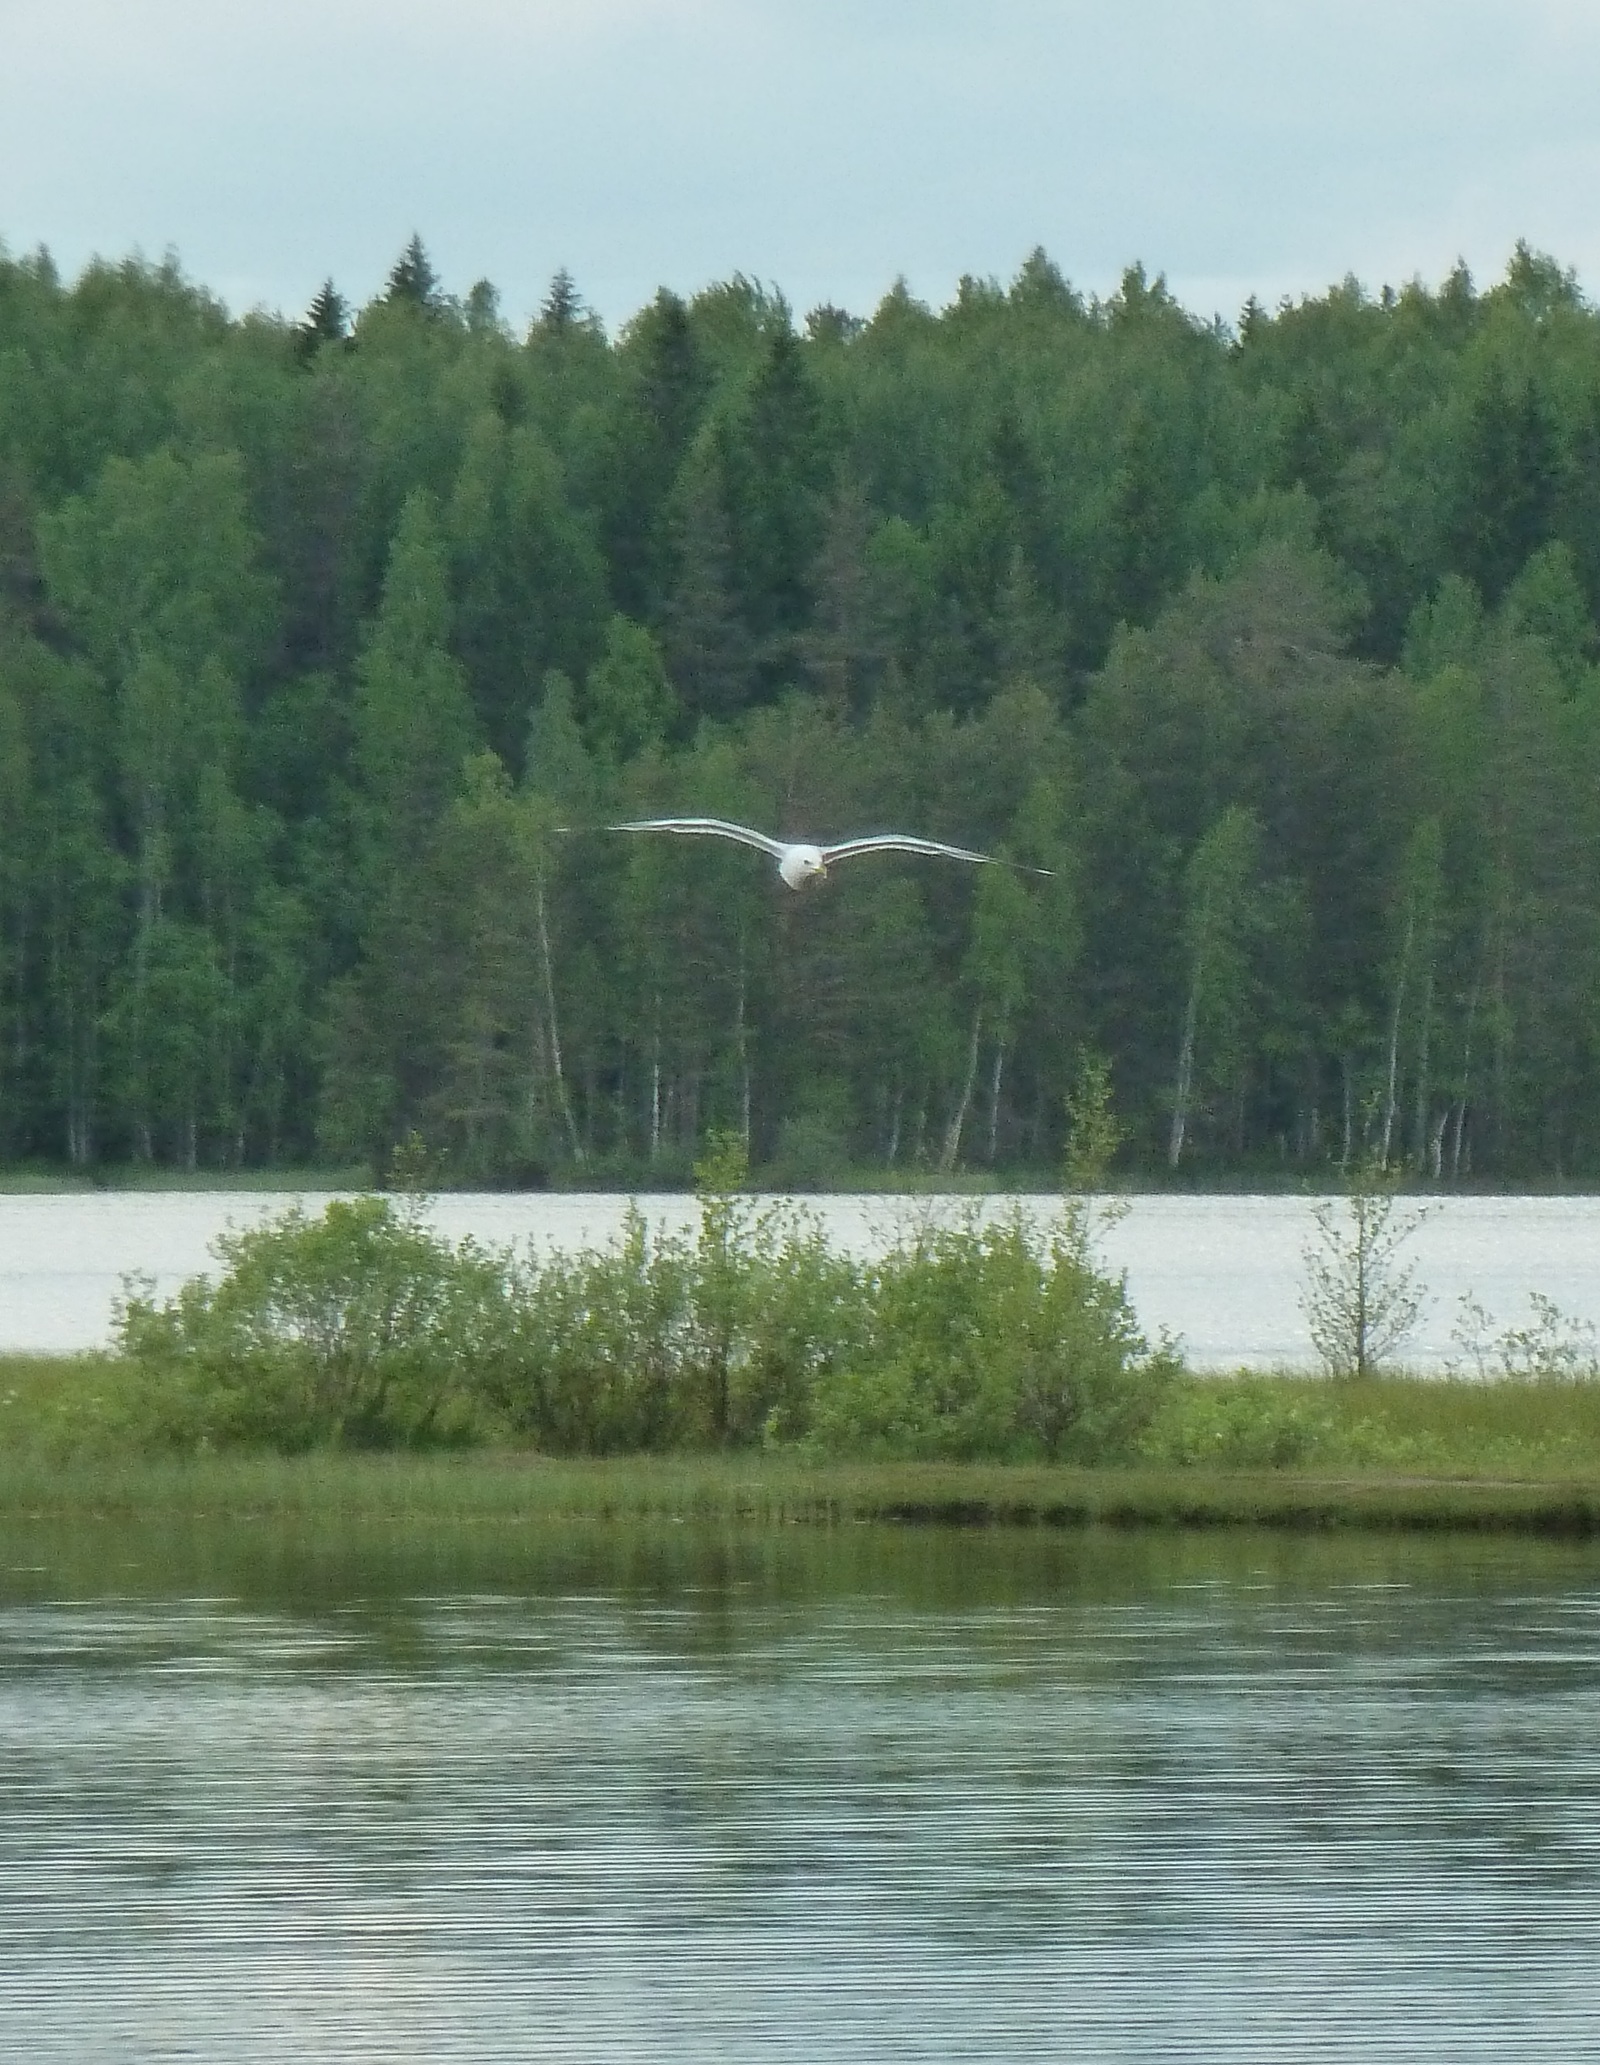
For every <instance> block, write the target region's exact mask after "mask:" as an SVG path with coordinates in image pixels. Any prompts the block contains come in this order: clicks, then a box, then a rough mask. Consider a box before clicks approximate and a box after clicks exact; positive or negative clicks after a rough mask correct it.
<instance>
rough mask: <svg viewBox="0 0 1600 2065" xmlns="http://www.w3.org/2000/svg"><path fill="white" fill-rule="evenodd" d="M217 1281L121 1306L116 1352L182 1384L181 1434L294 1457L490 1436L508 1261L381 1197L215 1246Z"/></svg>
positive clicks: (506, 1343) (338, 1202)
mask: <svg viewBox="0 0 1600 2065" xmlns="http://www.w3.org/2000/svg"><path fill="white" fill-rule="evenodd" d="M216 1253H217V1257H218V1260H219V1261H220V1262H222V1263H223V1264H224V1265H225V1267H224V1272H223V1274H222V1275H221V1277H220V1278H219V1279H218V1280H216V1281H215V1282H213V1281H212V1280H211V1279H210V1278H208V1277H197V1278H195V1279H193V1280H192V1281H190V1282H189V1283H187V1284H185V1285H184V1287H183V1289H182V1290H181V1291H180V1292H179V1293H178V1295H177V1297H176V1298H174V1299H172V1300H170V1301H169V1302H167V1303H166V1304H163V1305H157V1304H156V1303H155V1302H154V1301H153V1299H152V1298H151V1297H150V1296H149V1295H148V1293H147V1292H144V1291H142V1290H140V1289H138V1288H135V1289H133V1290H132V1291H131V1292H130V1294H129V1295H128V1296H127V1297H126V1298H125V1299H124V1301H123V1303H122V1306H121V1308H120V1312H119V1316H118V1323H117V1337H118V1343H119V1346H120V1348H121V1350H122V1353H123V1354H124V1355H125V1356H127V1357H128V1358H129V1359H130V1360H131V1361H133V1362H134V1363H136V1364H138V1365H140V1366H141V1367H143V1368H145V1369H147V1370H149V1371H151V1372H154V1373H155V1374H156V1375H157V1376H158V1378H162V1379H165V1380H166V1381H167V1383H168V1385H169V1387H170V1386H173V1385H178V1386H181V1388H182V1391H183V1395H184V1397H185V1400H186V1405H187V1413H188V1420H189V1424H188V1425H187V1426H182V1425H181V1420H180V1424H179V1425H178V1426H175V1427H174V1429H173V1433H174V1437H175V1438H177V1437H179V1436H181V1435H186V1436H187V1437H188V1439H189V1440H190V1441H201V1442H205V1443H225V1442H229V1441H239V1442H245V1443H259V1444H263V1445H266V1446H270V1447H277V1448H284V1449H296V1448H302V1447H310V1446H313V1445H324V1444H331V1445H334V1446H339V1445H341V1444H347V1445H351V1446H357V1447H362V1446H368V1447H370V1446H384V1447H386V1446H392V1445H395V1444H401V1445H405V1444H413V1445H416V1444H421V1445H430V1444H435V1443H440V1442H449V1441H451V1440H460V1439H464V1438H468V1437H469V1436H471V1435H472V1434H474V1433H481V1431H482V1428H483V1424H484V1423H483V1420H482V1406H481V1390H482V1384H483V1377H484V1374H485V1373H486V1372H489V1371H493V1370H495V1369H496V1368H497V1367H499V1365H500V1364H501V1363H502V1362H503V1361H504V1359H505V1358H506V1356H507V1355H508V1353H510V1352H512V1351H513V1349H514V1345H515V1340H516V1332H515V1324H514V1321H515V1313H514V1309H513V1306H512V1304H511V1300H510V1298H509V1296H508V1292H509V1290H510V1281H509V1279H508V1275H507V1271H506V1268H505V1265H504V1262H503V1260H502V1259H501V1258H499V1257H496V1256H494V1255H491V1254H488V1253H486V1252H484V1251H482V1250H480V1249H479V1248H477V1247H475V1246H474V1245H473V1244H472V1243H471V1242H470V1241H466V1242H463V1243H462V1244H461V1245H460V1246H459V1247H457V1248H451V1247H450V1246H449V1245H448V1244H447V1243H445V1242H443V1241H441V1240H439V1239H438V1237H437V1236H435V1235H434V1234H432V1233H430V1232H429V1231H428V1230H427V1228H426V1227H425V1225H424V1224H423V1223H422V1221H421V1219H420V1218H419V1217H418V1216H417V1215H416V1214H415V1213H414V1212H411V1211H405V1210H397V1209H396V1208H395V1207H394V1206H393V1205H392V1204H391V1203H390V1202H389V1200H388V1199H386V1198H378V1197H358V1198H352V1199H337V1198H336V1199H334V1200H333V1201H332V1202H330V1203H329V1204H328V1205H327V1206H326V1207H325V1208H324V1210H323V1212H322V1214H321V1215H320V1217H317V1218H312V1217H311V1216H309V1215H308V1214H307V1213H306V1211H305V1210H304V1208H303V1207H301V1206H299V1205H296V1206H293V1207H291V1208H290V1209H289V1211H287V1212H286V1213H284V1214H283V1215H282V1216H281V1217H280V1218H278V1219H276V1220H273V1221H269V1222H267V1223H266V1224H264V1225H262V1226H258V1227H250V1228H246V1229H243V1230H238V1229H235V1230H232V1231H230V1232H227V1233H225V1234H223V1235H221V1236H220V1237H219V1239H218V1241H217V1244H216Z"/></svg>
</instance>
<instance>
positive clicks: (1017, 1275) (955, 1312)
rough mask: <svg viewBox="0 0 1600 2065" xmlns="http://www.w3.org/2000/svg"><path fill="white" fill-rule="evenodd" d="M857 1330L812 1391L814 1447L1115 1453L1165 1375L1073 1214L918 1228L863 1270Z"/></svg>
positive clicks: (1093, 1458) (1141, 1422)
mask: <svg viewBox="0 0 1600 2065" xmlns="http://www.w3.org/2000/svg"><path fill="white" fill-rule="evenodd" d="M867 1327H868V1332H867V1336H866V1338H865V1340H864V1341H863V1342H862V1343H861V1345H860V1347H859V1349H858V1351H857V1354H856V1355H855V1357H853V1358H852V1359H851V1360H850V1361H849V1362H846V1363H841V1364H838V1365H836V1366H835V1367H834V1368H833V1369H831V1370H830V1371H829V1372H827V1373H825V1374H824V1375H823V1376H822V1377H821V1379H820V1380H819V1382H818V1384H817V1386H816V1391H815V1395H814V1401H813V1412H812V1424H811V1429H810V1439H811V1442H812V1444H813V1445H814V1446H815V1447H817V1448H820V1449H822V1450H824V1451H826V1452H832V1453H858V1454H869V1455H913V1456H939V1457H949V1458H967V1457H977V1456H989V1457H1002V1456H1017V1457H1023V1456H1046V1457H1050V1458H1062V1459H1071V1460H1073V1461H1077V1462H1100V1461H1107V1460H1112V1459H1115V1458H1119V1457H1125V1456H1127V1455H1129V1454H1131V1453H1132V1451H1133V1449H1134V1447H1135V1445H1136V1443H1137V1440H1138V1437H1139V1435H1140V1434H1141V1433H1142V1432H1143V1430H1144V1428H1145V1427H1146V1426H1147V1425H1148V1423H1149V1421H1150V1419H1151V1418H1152V1416H1153V1414H1154V1413H1155V1411H1156V1408H1157V1406H1158V1404H1159V1402H1160V1399H1161V1396H1162V1393H1163V1392H1164V1390H1165V1388H1166V1386H1167V1384H1168V1383H1169V1382H1170V1380H1171V1378H1172V1376H1173V1375H1174V1374H1175V1373H1176V1370H1177V1367H1178V1364H1177V1358H1176V1356H1175V1354H1174V1353H1173V1351H1172V1349H1171V1347H1170V1346H1169V1345H1167V1344H1165V1343H1163V1345H1162V1347H1161V1348H1160V1349H1159V1350H1158V1351H1156V1352H1155V1353H1152V1352H1151V1351H1150V1349H1149V1346H1148V1343H1147V1342H1146V1341H1145V1339H1144V1336H1143V1335H1142V1334H1141V1333H1140V1332H1139V1329H1138V1326H1137V1323H1136V1322H1135V1319H1134V1316H1133V1311H1132V1308H1131V1307H1130V1305H1129V1304H1128V1298H1127V1290H1126V1286H1125V1284H1124V1283H1123V1282H1122V1281H1120V1280H1115V1279H1112V1278H1110V1277H1107V1276H1105V1275H1103V1274H1101V1273H1100V1272H1099V1271H1098V1270H1097V1269H1096V1268H1095V1267H1094V1264H1093V1261H1092V1258H1091V1255H1090V1251H1089V1240H1088V1234H1087V1222H1086V1217H1085V1214H1084V1212H1083V1209H1082V1208H1081V1207H1079V1206H1076V1205H1071V1206H1069V1207H1068V1208H1067V1210H1066V1212H1065V1213H1064V1215H1063V1217H1062V1218H1061V1220H1060V1221H1059V1222H1058V1223H1057V1225H1056V1226H1055V1227H1054V1228H1052V1229H1050V1230H1048V1231H1047V1232H1045V1233H1042V1234H1040V1233H1035V1232H1034V1231H1032V1230H1031V1229H1030V1228H1029V1227H1028V1225H1027V1224H1026V1222H1025V1221H1024V1220H1023V1219H1022V1217H1021V1215H1020V1214H1014V1215H1013V1216H1012V1217H1011V1218H1009V1219H1007V1220H1004V1221H1002V1222H1000V1223H998V1224H992V1225H984V1224H983V1223H981V1222H980V1221H979V1220H978V1219H977V1218H975V1217H972V1216H969V1217H967V1218H966V1219H964V1220H963V1221H961V1222H960V1223H958V1224H956V1225H954V1226H949V1227H942V1228H934V1229H931V1230H928V1231H925V1232H924V1233H923V1234H921V1235H920V1236H919V1237H918V1238H917V1239H915V1240H914V1241H912V1242H910V1243H908V1244H906V1245H904V1246H902V1247H900V1248H898V1249H896V1250H894V1251H893V1252H891V1253H890V1254H889V1255H888V1256H887V1257H885V1259H884V1260H883V1261H882V1262H881V1263H880V1264H879V1265H878V1266H877V1268H876V1269H875V1270H874V1271H872V1272H871V1274H870V1278H869V1283H868V1297H867Z"/></svg>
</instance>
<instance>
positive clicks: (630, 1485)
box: [0, 1357, 1600, 1535]
mask: <svg viewBox="0 0 1600 2065" xmlns="http://www.w3.org/2000/svg"><path fill="white" fill-rule="evenodd" d="M122 1374H123V1373H122V1367H121V1365H119V1364H118V1363H117V1362H115V1361H112V1360H108V1359H104V1358H95V1357H83V1358H77V1359H70V1360H67V1359H63V1360H57V1359H51V1358H22V1357H10V1358H4V1359H0V1523H4V1522H5V1521H6V1520H7V1519H10V1520H13V1521H15V1520H19V1519H23V1518H26V1519H29V1520H33V1519H43V1518H71V1517H72V1516H74V1515H83V1516H88V1515H95V1516H103V1517H107V1518H116V1517H128V1518H141V1519H145V1520H161V1519H171V1520H172V1521H174V1522H177V1521H179V1520H182V1519H190V1518H207V1519H213V1520H215V1519H222V1518H227V1517H238V1518H241V1519H242V1518H246V1517H250V1518H269V1519H277V1520H282V1521H290V1522H302V1521H303V1522H307V1523H310V1522H313V1521H345V1520H348V1521H365V1520H374V1521H405V1520H416V1521H419V1522H422V1521H427V1522H462V1523H474V1524H490V1523H492V1524H501V1525H521V1524H532V1523H538V1522H546V1521H564V1520H580V1519H583V1520H596V1521H620V1520H631V1519H641V1520H642V1519H654V1520H669V1521H674V1520H677V1521H685V1522H711V1521H720V1522H739V1523H749V1524H757V1525H782V1524H794V1523H809V1524H845V1523H851V1522H858V1521H898V1522H943V1523H957V1524H969V1525H983V1524H1025V1525H1026V1524H1031V1525H1051V1526H1063V1527H1080V1526H1087V1525H1102V1526H1141V1525H1149V1526H1189V1527H1205V1526H1244V1525H1256V1526H1279V1527H1291V1528H1336V1527H1354V1528H1433V1529H1440V1528H1465V1529H1505V1530H1521V1531H1528V1532H1545V1533H1552V1534H1557V1533H1558V1534H1570V1535H1594V1534H1600V1386H1594V1385H1589V1384H1555V1383H1547V1384H1539V1383H1510V1382H1507V1383H1465V1382H1420V1381H1410V1380H1406V1379H1400V1378H1394V1379H1375V1380H1372V1381H1370V1382H1368V1383H1363V1384H1353V1383H1337V1384H1335V1383H1328V1382H1325V1381H1319V1380H1316V1379H1310V1378H1299V1377H1287V1376H1285V1377H1273V1378H1260V1377H1251V1378H1239V1379H1194V1378H1188V1379H1184V1380H1183V1381H1182V1382H1181V1383H1180V1384H1179V1385H1178V1386H1177V1387H1176V1388H1175V1390H1174V1392H1173V1395H1172V1397H1171V1398H1170V1400H1169V1401H1168V1404H1167V1406H1166V1408H1165V1409H1164V1411H1163V1414H1162V1416H1161V1418H1160V1420H1159V1421H1158V1422H1157V1424H1156V1425H1155V1426H1154V1427H1153V1428H1152V1429H1151V1431H1150V1435H1149V1438H1148V1444H1147V1447H1148V1453H1147V1455H1146V1457H1145V1458H1144V1459H1142V1460H1135V1461H1133V1462H1130V1463H1128V1464H1125V1465H1121V1466H1118V1467H1115V1468H1100V1469H1083V1468H1069V1467H1065V1466H1061V1465H1055V1464H1043V1463H1039V1464H1028V1463H940V1462H893V1461H877V1462H850V1461H838V1460H830V1461H813V1460H808V1459H807V1458H805V1457H804V1456H801V1455H797V1454H794V1453H792V1452H782V1451H778V1452H769V1453H762V1452H743V1453H735V1454H729V1455H692V1454H689V1455H652V1456H625V1457H614V1458H606V1459H596V1458H561V1457H551V1456H546V1455H540V1454H537V1453H534V1452H532V1451H529V1450H525V1449H517V1448H511V1447H480V1448H474V1449H470V1450H466V1451H463V1452H458V1453H453V1454H440V1453H431V1454H416V1453H390V1454H383V1455H370V1454H360V1453H352V1452H348V1451H347V1452H330V1451H327V1450H319V1451H313V1452H311V1453H309V1454H306V1455H302V1456H279V1455H269V1454H261V1453H255V1452H247V1451H231V1452H227V1453H222V1454H210V1455H199V1456H194V1457H189V1458H183V1459H176V1458H171V1457H159V1456H153V1455H149V1454H145V1453H140V1452H139V1451H138V1450H136V1449H134V1448H132V1447H130V1446H128V1445H126V1444H124V1443H121V1442H119V1441H118V1440H117V1438H116V1436H115V1427H116V1423H117V1414H116V1393H117V1388H118V1385H119V1383H120V1382H121V1381H122ZM82 1425H92V1426H93V1427H94V1428H95V1430H96V1435H95V1439H94V1440H93V1441H92V1442H88V1443H85V1442H72V1441H68V1440H66V1439H64V1435H65V1433H66V1431H67V1430H68V1429H70V1428H72V1427H73V1426H82Z"/></svg>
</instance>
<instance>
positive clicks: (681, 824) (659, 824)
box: [606, 817, 789, 860]
mask: <svg viewBox="0 0 1600 2065" xmlns="http://www.w3.org/2000/svg"><path fill="white" fill-rule="evenodd" d="M606 830H607V831H608V832H687V833H688V834H690V836H691V837H699V838H702V839H735V840H737V841H738V843H739V844H740V845H741V846H753V847H754V848H755V849H756V851H757V852H758V853H770V854H771V855H772V858H773V859H774V860H782V858H783V856H784V855H785V854H786V853H787V852H788V850H789V849H788V847H787V846H785V845H784V843H783V841H782V840H781V839H769V838H768V837H767V835H766V833H765V832H752V831H751V829H750V827H749V826H748V825H735V824H730V823H729V822H728V820H727V819H726V818H725V817H641V818H635V819H634V820H633V821H632V822H631V823H629V824H625V825H607V826H606Z"/></svg>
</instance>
